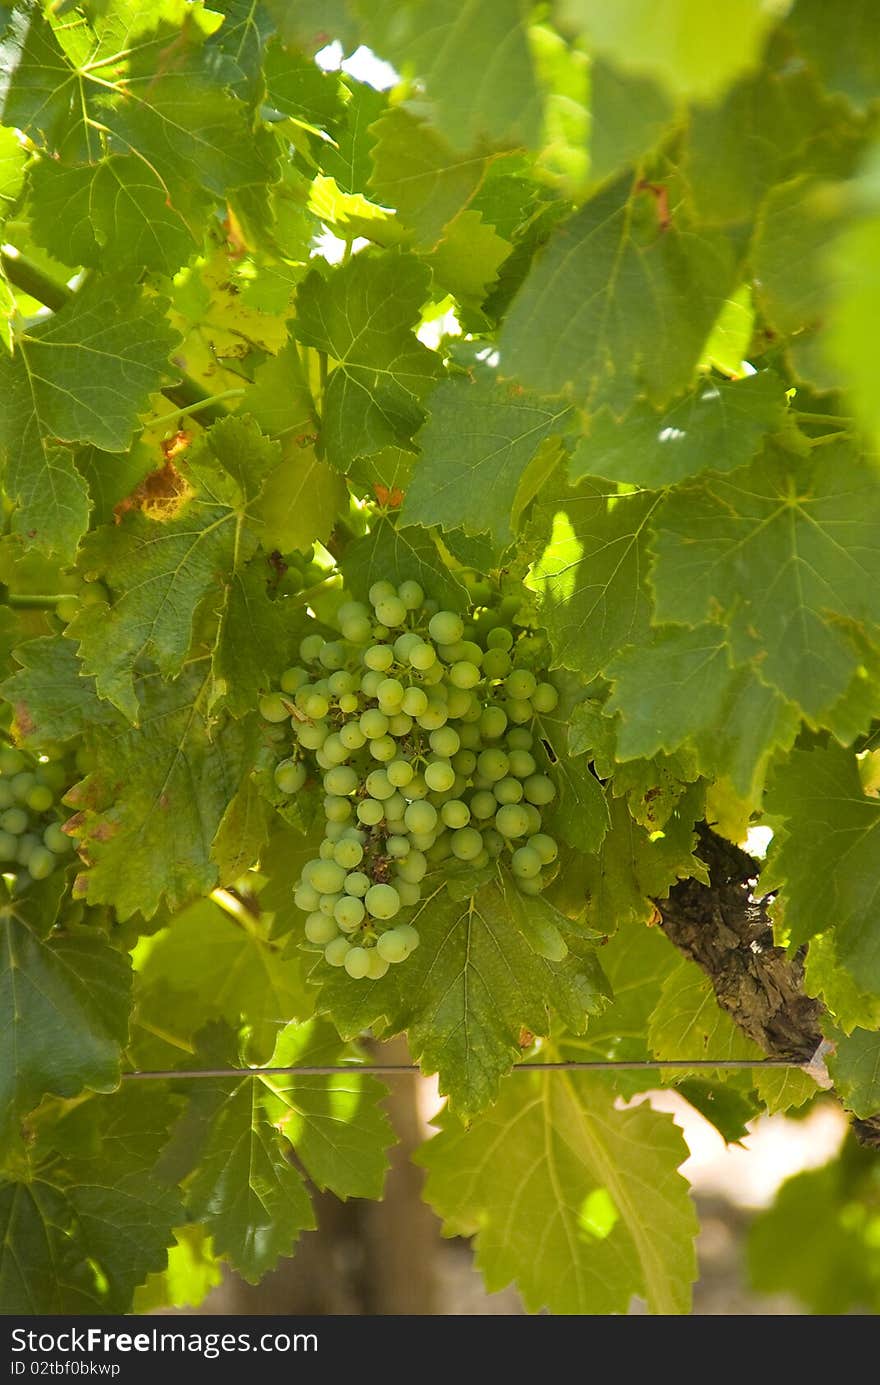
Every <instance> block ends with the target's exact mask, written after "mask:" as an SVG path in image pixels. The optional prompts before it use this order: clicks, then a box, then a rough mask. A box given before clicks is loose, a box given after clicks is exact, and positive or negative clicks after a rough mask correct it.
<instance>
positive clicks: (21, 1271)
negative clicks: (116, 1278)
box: [0, 1179, 102, 1314]
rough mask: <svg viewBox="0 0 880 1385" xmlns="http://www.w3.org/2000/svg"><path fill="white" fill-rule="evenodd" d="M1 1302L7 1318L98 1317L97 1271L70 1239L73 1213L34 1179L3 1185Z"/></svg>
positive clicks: (0, 1185) (0, 1211) (0, 1186)
mask: <svg viewBox="0 0 880 1385" xmlns="http://www.w3.org/2000/svg"><path fill="white" fill-rule="evenodd" d="M0 1302H2V1304H3V1311H4V1313H9V1314H13V1313H27V1314H31V1313H37V1314H48V1313H95V1312H100V1310H101V1307H102V1304H101V1295H100V1293H99V1291H98V1288H97V1286H96V1284H95V1275H94V1270H93V1269H91V1267H90V1266H88V1265H87V1264H86V1263H85V1259H84V1256H83V1254H82V1251H81V1249H80V1248H79V1247H78V1246H77V1244H76V1242H75V1240H73V1238H72V1237H71V1235H70V1209H69V1207H68V1205H67V1203H66V1201H65V1199H64V1197H63V1196H62V1194H61V1193H59V1192H58V1190H57V1189H55V1188H53V1187H51V1185H50V1184H48V1183H45V1182H43V1181H41V1180H40V1179H34V1180H32V1181H29V1182H27V1183H12V1182H9V1183H7V1182H0Z"/></svg>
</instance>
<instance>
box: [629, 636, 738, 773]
mask: <svg viewBox="0 0 880 1385" xmlns="http://www.w3.org/2000/svg"><path fill="white" fill-rule="evenodd" d="M732 676H733V675H732V673H731V669H730V663H729V660H728V653H727V645H726V643H725V639H724V631H723V629H722V628H721V627H720V626H717V625H698V626H696V627H695V628H694V629H693V630H689V629H684V628H681V627H679V628H675V627H673V628H668V627H667V628H660V629H659V630H655V631H654V633H653V635H652V638H651V640H650V642H649V643H647V644H640V645H636V646H634V647H630V648H628V649H625V650H623V652H622V653H620V654H618V655H617V657H616V658H615V659H614V660H612V662H611V664H610V665H609V667H608V677H609V678H610V679H611V680H612V682H613V683H614V691H613V692H612V694H611V697H610V698H609V699H608V712H609V714H611V713H614V712H619V713H620V726H619V729H618V733H617V755H618V758H619V759H621V760H634V759H637V758H638V757H639V756H646V757H649V756H652V755H656V754H657V752H658V751H660V750H668V751H672V750H675V749H676V748H677V747H678V746H679V745H681V743H682V742H683V741H685V740H687V739H688V738H689V737H694V736H696V735H697V734H698V733H700V732H702V733H704V734H711V733H712V732H713V731H714V728H715V727H716V726H717V725H718V724H719V723H720V717H721V711H722V708H723V706H724V703H725V699H726V697H727V695H728V692H729V689H730V684H731V679H732Z"/></svg>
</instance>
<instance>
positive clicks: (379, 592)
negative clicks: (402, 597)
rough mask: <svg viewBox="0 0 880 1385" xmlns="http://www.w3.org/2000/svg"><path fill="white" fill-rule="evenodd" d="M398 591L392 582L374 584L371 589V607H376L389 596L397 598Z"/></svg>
mask: <svg viewBox="0 0 880 1385" xmlns="http://www.w3.org/2000/svg"><path fill="white" fill-rule="evenodd" d="M396 595H397V589H396V587H395V586H394V585H393V583H391V582H385V581H382V582H374V583H373V585H372V586H371V587H370V605H371V606H373V607H375V606H377V605H378V604H379V602H380V601H384V600H386V599H387V597H389V596H396Z"/></svg>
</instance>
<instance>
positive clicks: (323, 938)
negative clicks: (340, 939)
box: [304, 913, 339, 946]
mask: <svg viewBox="0 0 880 1385" xmlns="http://www.w3.org/2000/svg"><path fill="white" fill-rule="evenodd" d="M304 931H305V935H306V937H307V938H308V940H309V942H310V943H317V944H319V945H320V946H323V945H324V944H325V943H329V942H331V941H332V940H333V939H334V938H335V937H336V936H337V934H338V933H339V929H338V928H337V927H336V921H335V919H332V918H329V917H328V916H327V915H326V914H320V913H317V914H309V916H308V918H307V919H306V922H305V930H304Z"/></svg>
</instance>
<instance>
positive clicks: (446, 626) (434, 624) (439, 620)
mask: <svg viewBox="0 0 880 1385" xmlns="http://www.w3.org/2000/svg"><path fill="white" fill-rule="evenodd" d="M428 633H429V634H430V636H431V639H432V640H433V641H434V642H435V644H455V643H456V641H457V640H460V639H461V637H462V635H463V634H464V622H463V621H462V620H461V618H460V617H459V616H457V615H455V614H454V612H452V611H438V612H437V614H436V615H433V616H432V617H431V619H430V620H429V621H428Z"/></svg>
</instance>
